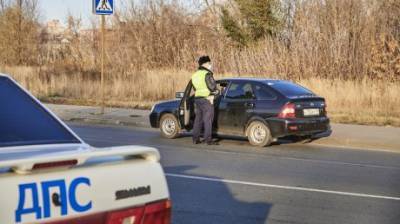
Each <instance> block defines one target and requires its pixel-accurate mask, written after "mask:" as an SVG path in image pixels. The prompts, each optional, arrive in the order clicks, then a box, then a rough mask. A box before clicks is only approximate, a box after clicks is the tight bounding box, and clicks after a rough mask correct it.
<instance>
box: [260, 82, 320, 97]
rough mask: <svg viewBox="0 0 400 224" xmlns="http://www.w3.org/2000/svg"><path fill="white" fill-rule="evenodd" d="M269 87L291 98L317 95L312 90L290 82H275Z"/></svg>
mask: <svg viewBox="0 0 400 224" xmlns="http://www.w3.org/2000/svg"><path fill="white" fill-rule="evenodd" d="M268 85H269V86H270V87H271V88H273V89H275V90H277V91H278V92H280V93H282V94H283V95H284V96H286V97H289V98H292V97H303V96H310V95H312V96H314V95H315V94H314V93H313V92H311V91H310V90H308V89H306V88H304V87H302V86H300V85H297V84H295V83H292V82H289V81H279V82H273V83H268Z"/></svg>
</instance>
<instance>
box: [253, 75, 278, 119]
mask: <svg viewBox="0 0 400 224" xmlns="http://www.w3.org/2000/svg"><path fill="white" fill-rule="evenodd" d="M253 91H254V95H255V97H256V99H257V100H256V101H255V109H254V115H255V116H258V117H261V118H264V119H267V118H269V117H274V116H276V115H277V114H278V113H279V112H280V109H281V107H282V102H280V100H279V97H278V95H277V94H276V93H275V92H274V91H273V90H272V89H271V88H270V87H269V86H268V85H266V84H264V83H261V82H254V83H253Z"/></svg>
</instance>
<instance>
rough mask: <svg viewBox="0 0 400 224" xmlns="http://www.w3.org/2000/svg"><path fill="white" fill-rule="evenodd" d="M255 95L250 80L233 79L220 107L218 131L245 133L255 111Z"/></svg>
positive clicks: (234, 133)
mask: <svg viewBox="0 0 400 224" xmlns="http://www.w3.org/2000/svg"><path fill="white" fill-rule="evenodd" d="M254 107H255V96H254V93H253V89H252V84H251V82H249V81H241V80H237V81H232V82H231V83H230V85H229V87H228V89H227V91H226V93H225V96H224V97H223V98H222V99H221V101H220V103H219V107H218V110H219V111H218V112H219V115H218V133H223V134H233V135H243V134H244V128H245V125H246V122H247V120H248V118H249V116H251V114H252V113H253V111H254Z"/></svg>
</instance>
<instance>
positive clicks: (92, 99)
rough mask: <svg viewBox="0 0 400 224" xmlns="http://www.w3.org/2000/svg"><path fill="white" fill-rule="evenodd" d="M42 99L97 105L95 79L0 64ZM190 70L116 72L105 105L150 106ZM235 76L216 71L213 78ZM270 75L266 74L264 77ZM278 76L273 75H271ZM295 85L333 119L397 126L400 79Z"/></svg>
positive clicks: (178, 85)
mask: <svg viewBox="0 0 400 224" xmlns="http://www.w3.org/2000/svg"><path fill="white" fill-rule="evenodd" d="M2 71H5V72H7V73H10V74H12V76H13V77H14V78H15V79H16V80H18V81H19V82H20V83H21V84H22V85H23V86H25V87H27V88H28V89H29V90H30V91H31V92H33V93H34V94H35V95H36V96H38V97H39V98H40V99H42V100H43V101H47V102H56V103H66V104H81V105H97V103H98V101H97V99H99V96H100V92H99V89H100V82H99V81H98V79H94V78H93V77H92V78H88V77H85V76H84V75H80V74H77V75H75V74H68V75H67V74H64V75H49V76H41V75H39V69H37V68H31V67H19V68H11V67H6V68H2ZM190 75H191V72H187V71H174V70H154V71H145V72H138V73H133V74H131V75H126V76H114V77H113V78H112V79H108V81H107V89H106V92H107V94H106V96H107V104H108V105H109V106H115V107H134V108H149V107H150V106H151V105H152V104H153V103H154V102H156V101H159V100H165V99H171V98H173V97H174V95H175V92H176V91H182V90H183V89H184V88H185V85H186V84H187V82H188V80H189V79H190ZM224 76H234V75H233V74H224V75H217V78H221V77H224ZM268 78H270V77H268ZM274 78H277V77H274ZM298 83H300V84H302V85H304V86H306V87H307V88H309V89H311V90H312V91H314V92H316V93H317V94H319V95H321V96H323V97H325V98H326V99H327V103H328V112H329V116H330V117H331V118H332V119H333V121H334V122H341V123H357V124H375V125H393V126H400V107H399V106H398V105H400V83H398V82H397V83H396V82H392V83H390V82H387V81H371V80H368V79H364V80H362V81H345V80H334V81H332V80H328V79H320V78H311V79H302V80H300V81H298Z"/></svg>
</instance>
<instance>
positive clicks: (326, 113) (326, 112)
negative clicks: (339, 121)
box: [324, 102, 328, 116]
mask: <svg viewBox="0 0 400 224" xmlns="http://www.w3.org/2000/svg"><path fill="white" fill-rule="evenodd" d="M327 108H328V105H327V104H326V102H324V112H325V116H328V111H327V110H326V109H327Z"/></svg>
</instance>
